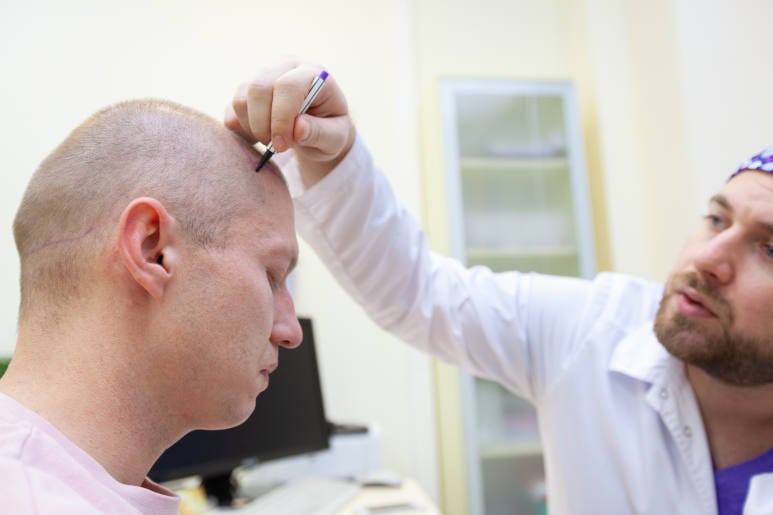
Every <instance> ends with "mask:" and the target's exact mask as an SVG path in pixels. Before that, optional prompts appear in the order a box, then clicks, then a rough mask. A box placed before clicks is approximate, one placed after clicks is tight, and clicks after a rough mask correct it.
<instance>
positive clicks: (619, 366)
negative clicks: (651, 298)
mask: <svg viewBox="0 0 773 515" xmlns="http://www.w3.org/2000/svg"><path fill="white" fill-rule="evenodd" d="M675 366H681V365H680V363H679V360H677V359H676V358H674V357H673V356H672V355H671V354H669V352H668V351H667V350H666V349H665V347H663V345H662V344H661V343H660V342H659V341H658V338H657V336H655V331H654V328H653V325H652V321H648V322H647V323H645V324H643V325H641V326H640V327H638V328H637V329H635V330H634V331H633V332H631V333H630V334H628V335H627V336H626V337H625V338H623V340H621V341H620V343H619V344H618V345H617V347H616V348H615V350H614V352H613V353H612V359H611V360H610V363H609V370H611V371H613V372H619V373H621V374H624V375H626V376H629V377H632V378H635V379H638V380H640V381H645V382H647V383H650V384H653V383H657V382H658V380H659V379H660V378H662V375H663V374H664V373H666V372H667V371H668V370H669V369H672V368H673V367H675Z"/></svg>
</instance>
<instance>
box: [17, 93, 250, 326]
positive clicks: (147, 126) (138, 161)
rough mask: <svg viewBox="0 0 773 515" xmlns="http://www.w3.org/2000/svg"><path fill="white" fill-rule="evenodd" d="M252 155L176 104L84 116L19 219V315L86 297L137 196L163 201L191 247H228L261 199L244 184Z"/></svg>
mask: <svg viewBox="0 0 773 515" xmlns="http://www.w3.org/2000/svg"><path fill="white" fill-rule="evenodd" d="M256 155H257V154H256V152H255V151H254V150H253V149H252V148H250V147H249V145H248V144H247V143H245V142H244V141H242V140H241V139H240V138H238V137H237V136H236V135H235V134H233V133H232V132H231V131H229V130H227V129H226V128H225V127H223V125H222V124H220V123H219V122H216V121H215V120H214V119H212V118H209V117H207V116H205V115H203V114H201V113H199V112H197V111H195V110H193V109H190V108H187V107H184V106H181V105H178V104H174V103H172V102H167V101H160V100H136V101H129V102H124V103H120V104H116V105H113V106H110V107H107V108H105V109H103V110H101V111H99V112H97V113H96V114H94V115H93V116H91V117H90V118H88V119H87V120H86V121H84V122H83V123H82V124H81V125H80V126H79V127H77V128H76V129H75V130H74V131H73V132H72V133H70V135H69V136H68V137H67V138H66V139H65V141H64V142H63V143H62V144H61V145H59V147H57V148H56V149H55V150H54V151H53V152H52V153H51V154H50V155H49V156H48V157H47V158H46V159H45V160H44V161H43V162H42V163H41V165H40V167H39V168H38V169H37V171H36V172H35V174H34V175H33V176H32V179H31V180H30V182H29V184H28V186H27V190H26V192H25V194H24V197H23V198H22V201H21V204H20V206H19V209H18V211H17V213H16V218H15V220H14V225H13V229H14V238H15V240H16V247H17V250H18V252H19V258H20V261H21V307H20V317H21V318H22V319H23V318H24V316H25V312H26V311H27V310H28V309H29V307H30V306H32V305H36V306H41V307H43V308H45V309H46V310H48V311H49V312H50V310H51V308H54V307H62V306H63V305H65V304H66V303H67V302H68V301H69V300H71V299H73V298H76V297H77V296H78V295H80V294H82V293H83V291H84V288H87V285H88V283H89V281H87V280H86V279H87V278H88V275H87V274H88V271H89V269H90V268H92V267H93V266H94V264H95V258H96V256H97V255H98V254H100V253H101V252H103V251H104V246H105V244H106V243H107V241H108V239H109V238H111V237H113V236H114V234H113V232H114V231H115V229H116V223H117V221H118V219H119V217H120V214H121V212H122V211H123V209H124V208H125V207H126V206H127V205H128V203H129V202H131V200H133V199H135V198H137V197H142V196H147V197H153V198H155V199H157V200H159V201H161V203H162V204H163V205H164V207H165V208H166V209H167V211H168V212H169V214H170V215H171V216H172V217H174V218H175V219H176V220H177V222H178V223H179V224H180V226H181V227H182V228H183V230H184V231H185V233H186V234H187V235H188V236H189V238H190V239H191V240H192V241H193V242H194V243H195V244H197V245H200V246H202V247H208V246H224V245H225V243H226V242H225V238H226V230H227V227H228V222H229V221H230V220H232V219H233V218H234V217H235V216H238V215H239V214H240V213H242V212H244V211H245V210H246V209H248V208H249V207H252V208H254V207H255V205H256V203H258V202H259V199H256V198H254V193H252V194H251V195H252V198H250V194H249V193H248V192H249V191H253V192H254V190H250V189H248V188H246V187H245V184H247V181H248V180H254V178H255V173H254V172H252V171H251V167H254V163H255V162H256V159H257V158H256ZM250 174H251V175H250ZM54 312H55V311H54Z"/></svg>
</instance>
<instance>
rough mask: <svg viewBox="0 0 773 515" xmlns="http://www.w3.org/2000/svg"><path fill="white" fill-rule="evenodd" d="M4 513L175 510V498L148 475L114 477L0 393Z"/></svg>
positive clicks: (0, 491)
mask: <svg viewBox="0 0 773 515" xmlns="http://www.w3.org/2000/svg"><path fill="white" fill-rule="evenodd" d="M0 478H2V481H0V499H2V509H3V513H13V514H15V515H25V514H31V513H35V514H38V513H57V514H72V515H76V514H77V515H86V514H96V513H99V514H104V513H121V514H159V515H161V514H169V515H172V514H177V513H178V506H179V504H180V498H179V497H177V496H176V495H175V494H174V493H172V492H171V491H169V490H167V489H166V488H163V487H161V486H159V485H157V484H155V483H153V482H152V481H150V480H149V479H147V478H146V479H145V481H144V483H143V484H142V486H133V485H126V484H123V483H120V482H118V481H116V480H115V479H114V478H113V477H112V476H111V475H110V474H109V473H108V472H107V471H106V470H105V469H104V468H103V467H102V466H101V465H100V464H99V463H97V461H96V460H94V458H92V457H91V456H89V455H88V454H87V453H86V452H85V451H83V449H81V448H80V447H78V446H76V445H75V444H74V443H73V442H71V441H70V440H68V439H67V438H66V437H65V436H64V435H63V434H62V433H60V432H59V431H58V430H57V429H56V428H54V427H53V426H52V425H51V424H49V423H48V422H47V421H46V420H45V419H43V418H42V417H40V416H39V415H37V414H36V413H34V412H32V411H31V410H29V409H27V408H26V407H24V406H23V405H21V404H19V403H18V402H16V401H15V400H14V399H12V398H11V397H8V396H7V395H4V394H2V393H0Z"/></svg>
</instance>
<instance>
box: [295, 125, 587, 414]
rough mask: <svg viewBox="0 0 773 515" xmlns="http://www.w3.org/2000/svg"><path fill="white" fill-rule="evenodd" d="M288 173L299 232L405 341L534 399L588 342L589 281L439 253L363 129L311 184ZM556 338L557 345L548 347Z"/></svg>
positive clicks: (376, 316)
mask: <svg viewBox="0 0 773 515" xmlns="http://www.w3.org/2000/svg"><path fill="white" fill-rule="evenodd" d="M285 174H286V175H287V176H288V182H289V183H290V184H291V185H295V188H294V189H295V190H296V191H295V192H294V194H295V195H296V198H295V210H296V224H297V229H298V232H299V234H300V235H301V236H302V237H303V239H304V240H306V242H307V243H309V244H310V246H311V247H312V248H313V249H314V250H315V252H316V253H317V254H318V255H319V257H320V258H321V259H322V261H323V262H324V263H325V264H326V266H327V267H328V268H329V270H330V271H331V273H332V274H333V276H334V277H335V278H336V279H337V281H338V282H339V283H340V284H341V286H342V287H343V288H344V289H345V290H346V291H347V292H348V293H349V294H350V295H351V296H352V297H353V298H354V299H355V300H356V302H358V303H359V304H361V305H362V306H363V307H364V309H365V310H366V312H367V313H368V315H369V316H370V317H371V318H372V319H373V320H374V321H375V322H376V323H377V324H378V325H380V326H381V327H383V328H385V329H386V330H388V331H390V332H392V333H393V334H395V335H396V336H397V337H399V338H401V339H403V340H404V341H406V342H408V343H410V344H412V345H414V346H416V347H418V348H420V349H422V350H424V351H427V352H429V353H431V354H433V355H434V356H436V357H438V358H440V359H442V360H444V361H447V362H450V363H454V364H457V365H459V366H462V367H463V368H465V369H467V370H469V371H471V372H472V373H475V374H477V375H480V376H483V377H486V378H489V379H493V380H496V381H499V382H500V383H502V384H503V385H505V386H506V387H508V388H509V389H510V390H512V391H513V392H514V393H516V394H518V395H521V396H523V397H525V398H527V399H532V400H533V399H534V398H535V396H537V395H538V393H539V390H540V389H542V388H545V387H546V383H547V382H549V381H550V379H551V377H552V376H554V375H555V373H557V372H558V371H559V370H560V367H561V364H562V361H564V360H565V357H560V358H559V359H555V358H556V356H559V355H560V356H564V355H565V354H566V353H571V352H572V349H571V347H572V346H573V345H575V344H576V342H578V341H579V339H578V338H577V335H576V332H577V330H578V328H579V326H580V324H581V320H582V316H581V315H582V313H583V312H584V309H583V306H584V305H585V304H586V303H587V297H588V296H589V290H590V287H589V283H587V282H586V281H581V280H578V279H569V278H554V277H547V276H538V275H535V274H521V273H519V272H508V273H499V274H495V273H492V272H491V271H490V270H488V269H487V268H483V267H474V268H471V269H467V268H465V267H464V266H462V265H461V264H460V263H459V262H458V261H456V260H454V259H451V258H448V257H445V256H442V255H439V254H437V253H434V252H431V251H430V249H429V246H428V243H427V239H426V237H425V234H424V232H423V230H422V229H421V227H420V225H419V224H418V222H417V221H416V220H415V219H414V218H413V217H412V216H411V214H410V213H409V212H408V211H407V210H406V208H405V207H404V206H403V205H402V203H401V202H400V201H399V199H398V198H397V197H396V196H395V194H394V193H393V191H392V189H391V187H390V185H389V183H388V181H387V179H386V177H385V176H384V174H383V173H382V172H381V171H380V170H378V169H377V168H376V167H375V165H374V163H373V160H372V157H371V155H370V153H369V152H368V150H367V148H366V146H365V144H364V142H363V141H362V139H361V138H360V137H359V136H358V137H357V140H356V142H355V144H354V147H353V148H352V150H351V152H350V153H349V154H348V156H347V157H346V158H345V159H344V161H343V162H342V163H341V164H340V165H339V166H338V167H337V168H336V169H335V170H333V172H331V173H330V174H329V175H328V176H327V177H325V178H324V179H323V180H322V181H320V182H319V183H318V184H316V185H315V186H313V187H312V188H310V189H309V190H307V191H301V192H299V191H298V190H299V189H301V188H299V184H300V181H299V176H298V171H297V163H296V162H295V160H291V161H290V162H289V163H288V165H287V166H286V167H285ZM291 189H292V188H291ZM511 229H512V228H505V227H503V228H502V230H511ZM535 287H536V288H538V289H539V291H538V292H537V293H536V294H532V293H531V291H530V290H532V289H533V288H535ZM530 297H531V298H532V300H533V301H534V303H532V302H530ZM572 313H576V315H572ZM530 316H531V319H532V320H533V321H534V322H535V323H533V324H529V322H528V319H529V317H530ZM546 339H547V340H550V341H553V342H556V346H554V347H552V349H549V348H547V347H545V346H540V345H539V341H538V340H546Z"/></svg>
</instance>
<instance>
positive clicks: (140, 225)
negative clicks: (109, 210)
mask: <svg viewBox="0 0 773 515" xmlns="http://www.w3.org/2000/svg"><path fill="white" fill-rule="evenodd" d="M172 225H173V224H172V219H171V217H170V216H169V213H168V212H167V210H166V208H165V207H164V205H163V204H162V203H161V202H159V201H158V200H156V199H154V198H151V197H141V198H136V199H134V200H132V201H131V202H130V203H129V205H128V206H126V209H124V211H123V213H121V219H120V222H119V224H118V249H119V252H120V255H121V258H122V259H123V263H124V266H126V269H127V270H128V271H129V273H130V274H131V276H132V277H133V278H134V280H135V281H136V282H137V284H139V285H140V286H141V287H142V288H143V289H144V290H145V291H147V292H148V294H150V296H151V297H153V298H160V297H161V296H163V294H164V289H165V288H166V285H167V283H168V281H169V279H170V278H171V271H170V268H169V264H170V261H171V260H170V259H168V256H165V253H167V252H170V251H171V249H170V243H171V239H172V238H171V231H172V230H173V227H172Z"/></svg>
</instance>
